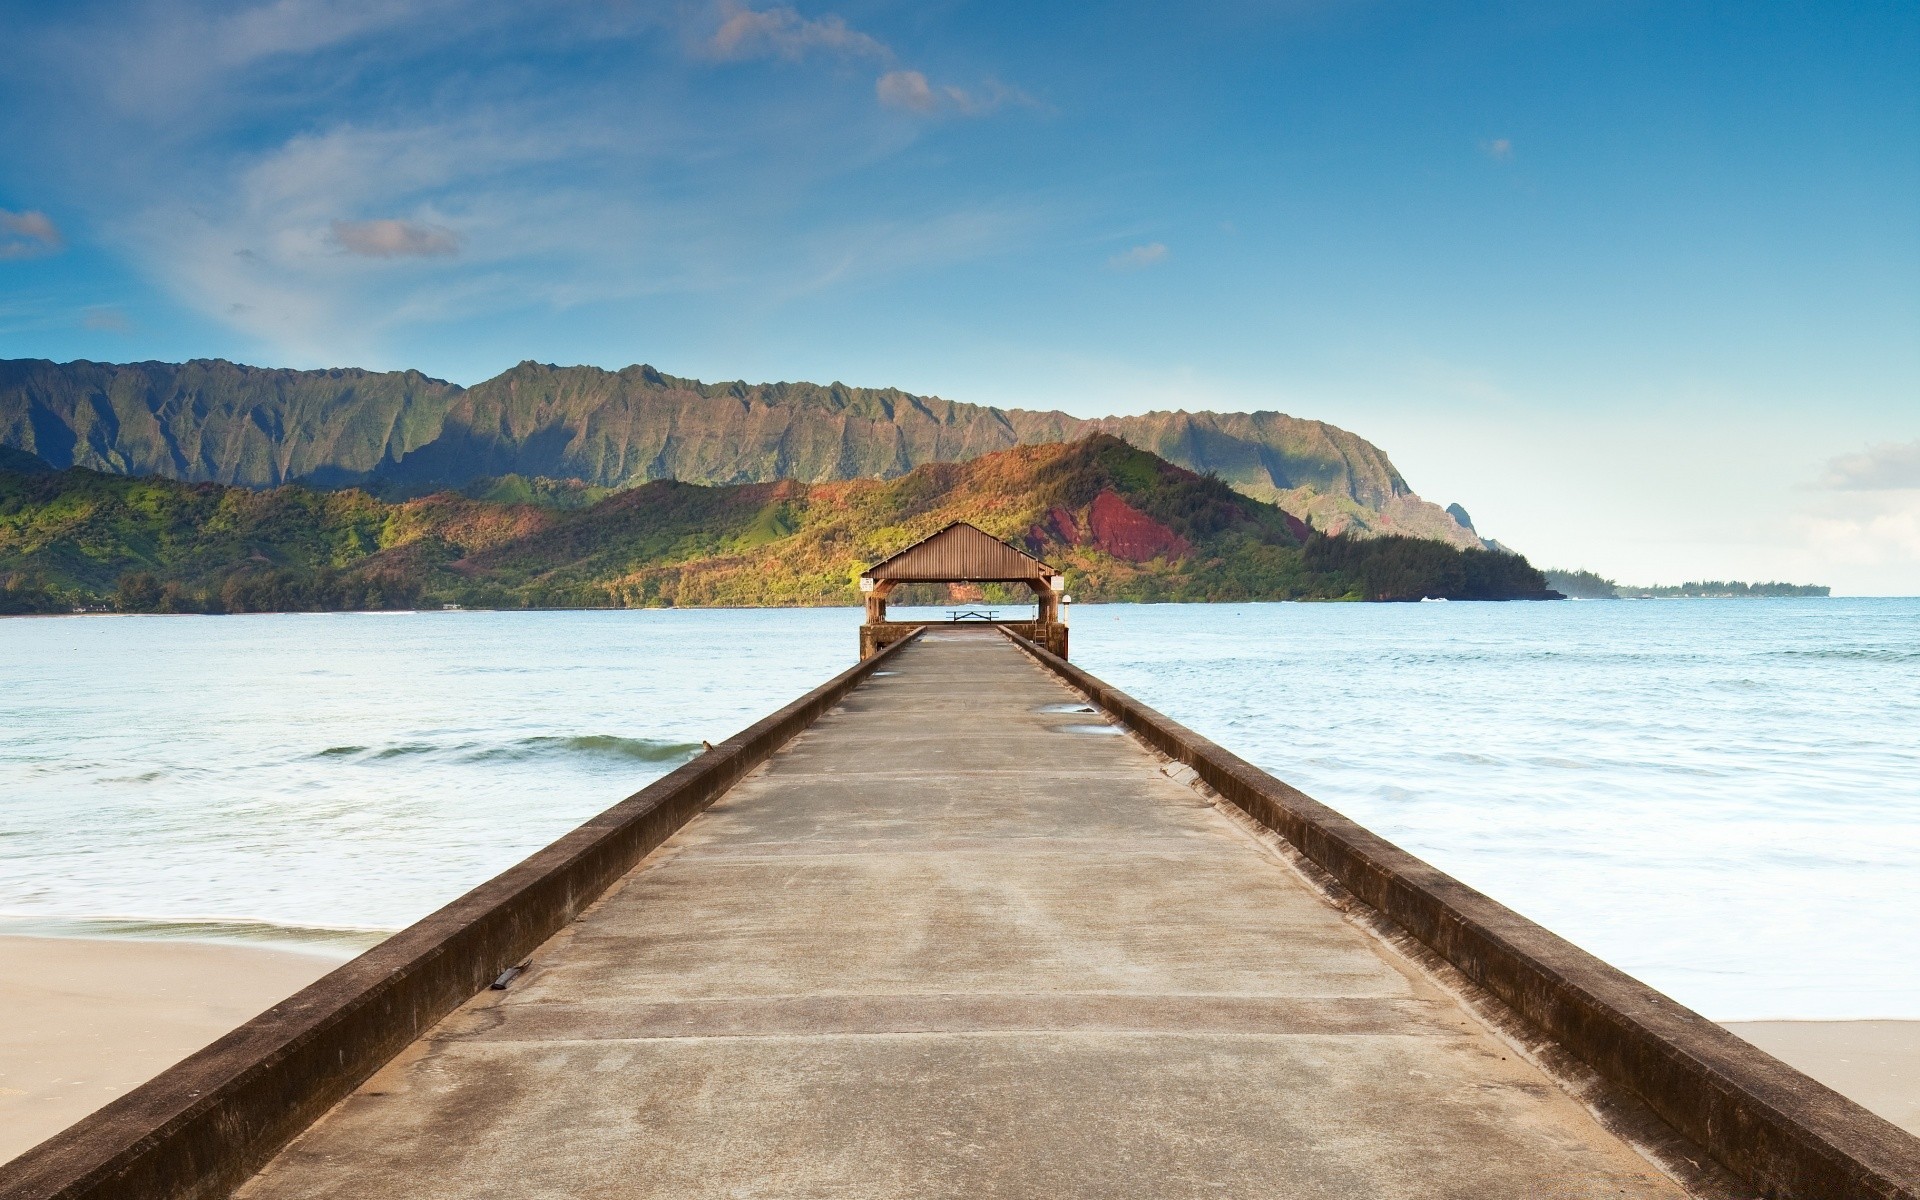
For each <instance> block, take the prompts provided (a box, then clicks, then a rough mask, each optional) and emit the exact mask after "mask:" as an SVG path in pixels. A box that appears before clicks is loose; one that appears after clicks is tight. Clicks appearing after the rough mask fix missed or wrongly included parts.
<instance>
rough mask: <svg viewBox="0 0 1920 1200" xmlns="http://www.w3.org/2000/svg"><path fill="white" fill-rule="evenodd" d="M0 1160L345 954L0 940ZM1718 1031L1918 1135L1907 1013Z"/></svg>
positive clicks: (1916, 1047)
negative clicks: (0, 957) (3, 966)
mask: <svg viewBox="0 0 1920 1200" xmlns="http://www.w3.org/2000/svg"><path fill="white" fill-rule="evenodd" d="M0 954H4V955H5V960H6V962H7V964H8V969H7V970H6V971H5V972H4V973H0V1012H4V1013H6V1015H7V1019H6V1021H5V1022H4V1024H3V1025H0V1162H4V1161H5V1160H7V1159H10V1158H12V1157H13V1156H15V1155H17V1154H19V1153H21V1152H22V1151H24V1150H26V1149H28V1148H30V1147H32V1146H34V1145H36V1144H37V1143H39V1142H40V1141H42V1140H43V1139H45V1138H47V1137H49V1136H51V1135H53V1134H55V1133H58V1132H59V1131H60V1130H61V1129H64V1128H65V1127H66V1126H68V1125H70V1124H72V1123H73V1122H75V1121H77V1120H79V1119H80V1118H81V1117H84V1116H86V1115H87V1114H88V1113H90V1112H92V1111H93V1110H94V1109H96V1108H98V1107H100V1106H101V1105H103V1104H105V1103H107V1102H108V1101H110V1100H112V1099H113V1098H114V1097H116V1096H119V1095H120V1094H122V1093H123V1092H126V1091H127V1090H128V1089H130V1088H133V1087H137V1086H138V1085H139V1084H141V1083H142V1082H144V1081H146V1080H147V1079H149V1078H151V1077H152V1076H153V1075H155V1074H156V1073H158V1072H159V1071H161V1070H164V1069H165V1068H166V1067H168V1066H170V1065H171V1064H173V1063H174V1062H177V1061H178V1060H179V1059H181V1058H183V1057H185V1056H186V1055H188V1054H190V1053H192V1052H193V1051H195V1050H197V1049H199V1048H200V1047H201V1046H204V1045H206V1044H207V1043H208V1042H211V1041H213V1040H214V1039H215V1038H217V1037H219V1036H220V1035H221V1034H223V1033H225V1032H227V1031H228V1030H229V1029H232V1028H233V1027H234V1026H236V1025H238V1024H240V1023H241V1022H243V1021H245V1020H247V1019H248V1018H250V1017H253V1016H254V1015H256V1014H257V1013H259V1012H260V1011H261V1010H262V1009H265V1008H267V1007H268V1006H269V1005H272V1004H273V1003H275V1002H276V1001H279V1000H282V999H284V998H285V997H287V996H289V995H291V994H292V993H293V992H295V991H297V990H299V989H300V988H301V987H304V986H305V985H307V984H309V983H311V982H313V981H314V980H315V979H318V978H319V977H320V976H322V975H324V974H326V973H327V972H328V971H330V970H332V969H333V968H334V967H335V966H337V965H338V964H339V963H341V962H343V961H345V956H344V955H343V954H340V955H332V956H329V955H323V954H310V953H296V952H291V951H284V950H273V949H265V948H261V947H255V946H237V945H214V944H206V943H198V942H178V941H116V940H107V939H94V938H85V939H81V938H39V937H0ZM1727 1028H1729V1029H1731V1030H1733V1031H1734V1032H1735V1033H1738V1034H1739V1035H1740V1036H1742V1037H1744V1038H1746V1039H1747V1040H1748V1041H1751V1042H1753V1043H1754V1044H1755V1045H1757V1046H1759V1047H1760V1048H1761V1049H1763V1050H1766V1051H1767V1052H1768V1053H1770V1054H1773V1055H1775V1056H1777V1057H1779V1058H1781V1059H1783V1060H1785V1061H1786V1062H1788V1063H1791V1064H1792V1065H1793V1066H1795V1067H1797V1068H1799V1069H1800V1070H1802V1071H1805V1072H1806V1073H1807V1074H1809V1075H1811V1076H1813V1077H1814V1078H1815V1079H1818V1080H1820V1081H1821V1082H1822V1083H1825V1084H1827V1085H1828V1086H1829V1087H1832V1088H1834V1089H1835V1090H1836V1091H1839V1092H1841V1093H1843V1094H1845V1095H1847V1096H1850V1097H1852V1098H1853V1099H1854V1100H1856V1101H1858V1102H1859V1103H1860V1104H1862V1105H1865V1106H1866V1107H1867V1108H1869V1109H1871V1110H1873V1111H1874V1112H1877V1113H1879V1114H1880V1115H1881V1116H1883V1117H1886V1118H1887V1119H1888V1120H1890V1121H1892V1122H1893V1123H1894V1124H1896V1125H1899V1126H1901V1127H1902V1128H1904V1129H1906V1130H1908V1131H1910V1132H1912V1133H1915V1134H1920V1021H1743V1022H1730V1023H1728V1025H1727Z"/></svg>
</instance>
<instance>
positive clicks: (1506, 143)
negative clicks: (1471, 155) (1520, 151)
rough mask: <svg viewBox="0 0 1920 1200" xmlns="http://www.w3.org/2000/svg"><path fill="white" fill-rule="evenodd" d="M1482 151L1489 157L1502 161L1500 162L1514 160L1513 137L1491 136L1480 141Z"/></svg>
mask: <svg viewBox="0 0 1920 1200" xmlns="http://www.w3.org/2000/svg"><path fill="white" fill-rule="evenodd" d="M1480 153H1482V154H1484V155H1486V156H1487V157H1488V158H1490V159H1492V160H1493V161H1495V162H1500V163H1503V162H1512V161H1513V139H1512V138H1490V139H1488V140H1487V141H1484V142H1481V143H1480Z"/></svg>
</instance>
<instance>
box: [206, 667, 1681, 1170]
mask: <svg viewBox="0 0 1920 1200" xmlns="http://www.w3.org/2000/svg"><path fill="white" fill-rule="evenodd" d="M1166 766H1167V764H1165V763H1164V761H1163V760H1161V759H1159V758H1157V757H1156V756H1155V755H1153V754H1152V753H1150V752H1149V751H1147V750H1146V749H1145V748H1143V747H1142V746H1141V745H1140V744H1138V743H1136V742H1135V741H1133V740H1132V739H1131V738H1129V737H1127V736H1125V735H1123V734H1122V733H1120V732H1119V731H1118V730H1117V728H1116V727H1115V726H1113V725H1112V724H1110V723H1109V720H1108V718H1106V717H1105V716H1103V715H1101V714H1099V713H1096V712H1094V711H1092V710H1091V709H1090V708H1089V707H1087V706H1086V704H1085V701H1084V699H1083V698H1082V697H1081V696H1080V695H1079V694H1077V693H1075V692H1073V691H1071V690H1069V689H1068V688H1067V687H1065V686H1064V685H1063V684H1062V683H1061V682H1059V681H1058V680H1057V679H1056V678H1055V677H1054V676H1053V675H1050V674H1048V673H1047V672H1046V671H1044V670H1042V669H1041V668H1040V666H1038V665H1037V664H1036V663H1035V662H1033V661H1032V660H1031V659H1030V658H1028V657H1027V656H1026V655H1025V654H1023V653H1022V652H1021V651H1020V650H1019V649H1017V648H1016V647H1015V646H1014V645H1013V644H1012V643H1010V642H1009V641H1007V640H1006V639H1005V638H1004V637H1002V636H1001V635H1000V634H998V633H997V632H994V631H992V630H986V629H974V630H969V629H954V630H936V631H930V632H928V633H926V634H924V635H922V637H921V639H920V640H919V641H917V642H915V643H913V644H911V645H908V646H906V647H904V648H903V649H902V650H900V651H899V652H897V653H896V654H895V655H894V656H893V657H891V658H890V659H889V660H887V661H886V662H884V663H883V664H882V665H881V667H880V668H879V669H878V670H877V671H876V672H875V673H874V674H873V675H871V676H870V677H868V678H867V679H866V680H865V681H864V682H862V683H860V684H859V685H858V686H857V687H856V688H854V690H853V691H852V692H851V693H849V694H848V695H847V696H846V698H845V699H844V700H842V701H841V702H840V703H839V704H838V706H837V707H835V708H834V709H833V710H832V711H830V712H828V713H827V714H826V715H825V716H823V717H822V718H821V719H820V720H819V721H818V722H816V723H815V724H813V725H812V726H811V727H810V728H808V729H807V730H806V731H805V732H802V733H801V734H800V735H799V736H798V737H796V738H794V739H793V740H792V741H791V742H789V743H787V744H786V745H785V747H784V748H783V749H781V750H780V751H779V752H778V753H776V754H774V755H773V756H772V757H771V758H770V759H769V760H768V761H766V762H765V763H764V764H762V765H761V766H760V767H759V768H758V769H756V770H755V771H754V772H753V773H751V774H749V775H748V776H746V777H745V778H744V779H742V780H741V781H740V782H738V783H737V784H735V785H734V786H733V787H732V788H731V789H730V790H729V791H728V792H726V794H725V795H723V796H722V797H721V798H720V799H719V801H718V802H716V803H715V804H714V805H713V806H712V807H711V808H709V809H708V810H707V811H706V812H705V813H703V814H702V815H700V816H697V817H695V818H694V819H693V820H691V821H690V822H688V823H687V824H686V825H685V826H684V827H683V828H681V829H680V830H679V832H678V833H676V834H675V835H674V836H673V837H671V838H670V839H668V840H667V841H666V842H665V843H664V844H663V845H661V846H660V847H659V848H658V849H657V850H655V851H654V852H653V853H652V854H650V855H649V856H648V857H647V858H646V859H644V860H643V861H642V862H641V863H640V864H639V865H638V866H637V867H635V868H634V869H633V870H632V871H631V872H630V873H628V874H627V876H626V877H625V878H624V879H623V880H622V881H621V882H620V883H619V884H617V885H616V887H615V888H614V889H613V890H612V891H611V892H609V893H608V894H607V895H606V896H605V897H603V898H602V899H601V900H600V901H599V902H598V903H597V904H596V905H594V906H593V907H592V908H590V909H588V910H587V911H586V912H585V913H584V914H582V915H581V916H580V917H579V918H578V919H576V920H574V921H573V922H572V923H571V924H569V925H568V926H567V927H566V928H565V929H564V930H563V931H562V932H561V933H560V934H559V935H558V936H556V937H554V938H552V939H551V940H550V941H548V942H547V943H546V944H545V945H543V946H541V947H540V948H539V949H538V950H537V951H535V952H534V954H533V955H532V957H531V962H530V966H529V968H528V970H527V971H526V972H525V973H524V974H522V975H520V976H519V977H518V978H516V979H515V980H513V981H512V982H511V984H510V985H509V986H508V987H507V988H506V989H505V990H501V991H486V992H482V993H481V994H480V996H479V997H477V998H476V999H474V1000H473V1001H471V1002H469V1003H467V1004H466V1005H464V1006H463V1007H461V1008H459V1009H458V1010H456V1011H455V1012H454V1013H453V1014H452V1015H451V1016H449V1017H448V1018H446V1019H445V1020H444V1021H442V1022H441V1023H440V1024H439V1025H438V1026H436V1027H435V1028H434V1029H432V1031H431V1032H430V1033H429V1034H428V1036H426V1037H424V1038H422V1039H421V1040H419V1041H418V1042H416V1043H414V1044H413V1046H412V1047H410V1048H409V1049H407V1050H406V1051H404V1052H403V1053H402V1054H401V1055H400V1056H399V1057H398V1058H397V1059H395V1060H394V1061H393V1062H391V1063H390V1064H389V1065H388V1066H386V1067H385V1068H384V1069H382V1070H381V1071H380V1072H379V1073H378V1074H376V1075H375V1076H373V1078H372V1079H370V1080H368V1081H367V1082H366V1083H365V1084H363V1085H362V1086H361V1087H360V1088H359V1089H358V1090H357V1091H355V1092H354V1093H353V1094H352V1095H351V1096H349V1097H348V1098H347V1099H346V1100H344V1101H343V1102H341V1103H340V1104H339V1105H337V1106H336V1107H335V1108H334V1109H333V1110H332V1111H331V1112H329V1113H328V1114H327V1115H326V1116H324V1117H323V1118H322V1119H320V1120H319V1121H318V1122H317V1123H316V1124H314V1125H313V1126H312V1127H311V1128H309V1129H308V1130H307V1131H306V1132H305V1133H304V1134H302V1135H301V1136H300V1137H299V1138H297V1139H296V1140H295V1141H294V1142H293V1143H292V1144H291V1145H290V1146H288V1147H287V1148H286V1149H284V1150H283V1151H281V1152H280V1153H279V1154H278V1156H277V1157H275V1158H274V1159H273V1160H272V1161H271V1162H269V1163H268V1164H267V1165H266V1167H265V1169H264V1170H262V1171H260V1172H259V1173H258V1174H257V1175H256V1176H255V1177H254V1178H253V1179H252V1180H251V1181H250V1182H248V1183H246V1184H245V1185H244V1186H243V1187H242V1188H241V1190H240V1192H239V1194H240V1195H242V1196H245V1197H249V1198H251V1200H269V1198H271V1200H290V1198H294V1197H334V1196H409V1197H474V1196H495V1195H498V1196H515V1197H569V1198H572V1197H595V1196H621V1197H650V1196H659V1197H739V1196H756V1197H802V1196H805V1197H816V1196H834V1197H883V1196H884V1197H923V1196H951V1197H977V1196H994V1195H998V1196H1086V1197H1136V1196H1137V1197H1143V1198H1145V1197H1154V1198H1164V1197H1187V1196H1193V1197H1199V1196H1207V1197H1213V1196H1274V1197H1282V1196H1284V1197H1299V1198H1306V1197H1316V1198H1317V1197H1325V1198H1329V1200H1332V1198H1337V1197H1353V1198H1356V1200H1358V1198H1368V1200H1372V1198H1377V1197H1408V1198H1414V1197H1420V1198H1428V1197H1462V1198H1474V1200H1495V1198H1500V1197H1513V1198H1516V1200H1518V1198H1521V1197H1525V1198H1528V1200H1535V1198H1539V1197H1672V1196H1682V1195H1686V1194H1688V1193H1687V1192H1686V1191H1685V1190H1683V1189H1682V1188H1681V1187H1680V1186H1679V1185H1677V1184H1676V1183H1675V1182H1673V1181H1672V1180H1670V1179H1669V1178H1668V1177H1667V1176H1666V1175H1664V1174H1662V1172H1661V1171H1660V1170H1658V1169H1656V1168H1655V1166H1654V1165H1653V1164H1652V1163H1650V1162H1649V1161H1648V1160H1647V1159H1646V1158H1644V1157H1642V1155H1641V1154H1639V1153H1638V1152H1636V1151H1635V1149H1634V1148H1632V1147H1631V1146H1629V1145H1628V1144H1626V1143H1625V1142H1624V1141H1622V1140H1621V1139H1620V1138H1619V1137H1617V1136H1616V1135H1615V1134H1614V1133H1612V1132H1610V1131H1609V1129H1608V1128H1606V1127H1603V1126H1602V1125H1601V1124H1600V1123H1599V1122H1598V1121H1597V1120H1596V1119H1595V1118H1594V1117H1593V1116H1591V1115H1590V1114H1589V1112H1588V1111H1587V1109H1586V1108H1585V1107H1584V1106H1583V1105H1582V1103H1581V1102H1579V1101H1577V1100H1576V1099H1575V1098H1574V1097H1573V1096H1571V1095H1570V1094H1568V1092H1567V1091H1565V1090H1563V1088H1562V1087H1561V1086H1559V1085H1558V1084H1556V1083H1555V1081H1554V1080H1553V1079H1551V1078H1549V1077H1548V1076H1547V1075H1546V1074H1545V1073H1543V1071H1541V1070H1540V1069H1539V1068H1537V1067H1535V1066H1534V1065H1532V1064H1531V1063H1530V1062H1529V1061H1527V1060H1526V1059H1525V1058H1523V1056H1522V1055H1520V1054H1519V1053H1517V1052H1516V1051H1515V1050H1514V1049H1513V1048H1512V1046H1510V1045H1509V1044H1508V1043H1507V1042H1506V1041H1505V1040H1503V1039H1502V1038H1501V1037H1499V1036H1497V1035H1496V1034H1495V1033H1494V1032H1493V1031H1492V1030H1490V1029H1489V1028H1488V1027H1487V1026H1486V1025H1484V1024H1482V1022H1481V1020H1480V1019H1478V1018H1477V1017H1476V1016H1475V1015H1474V1014H1473V1013H1472V1012H1471V1011H1469V1009H1468V1008H1467V1007H1466V1006H1465V1005H1464V1004H1463V1002H1462V1001H1461V1000H1459V999H1458V998H1456V996H1455V995H1454V994H1453V993H1452V992H1450V991H1448V990H1447V989H1445V988H1443V987H1442V986H1440V985H1439V984H1438V983H1436V982H1435V980H1434V979H1433V978H1431V977H1429V975H1428V974H1427V973H1426V972H1425V971H1424V970H1423V969H1422V968H1421V967H1420V966H1419V965H1418V964H1416V963H1415V962H1413V961H1411V960H1409V959H1407V958H1404V957H1402V956H1401V954H1400V953H1399V952H1397V951H1396V950H1395V949H1394V948H1393V947H1392V946H1390V945H1389V944H1388V943H1387V942H1385V941H1383V940H1382V939H1381V938H1380V937H1379V936H1377V935H1376V934H1375V933H1374V932H1372V931H1371V929H1370V928H1369V927H1368V926H1367V925H1366V924H1365V923H1364V922H1361V921H1359V920H1355V919H1349V918H1348V917H1347V916H1346V915H1344V914H1343V913H1342V912H1341V911H1339V910H1338V909H1336V908H1335V907H1334V906H1333V905H1332V904H1330V903H1329V902H1328V901H1327V900H1326V899H1324V898H1323V897H1322V895H1321V894H1320V893H1319V892H1318V891H1316V890H1315V889H1314V888H1313V887H1310V886H1309V885H1308V883H1307V881H1306V880H1305V879H1304V878H1303V877H1302V876H1301V875H1299V874H1298V873H1296V871H1295V870H1294V868H1293V867H1292V866H1290V865H1289V862H1288V860H1287V859H1286V858H1284V857H1283V856H1282V855H1281V854H1280V853H1279V852H1278V851H1276V850H1275V849H1274V848H1272V847H1271V846H1270V845H1269V844H1267V842H1266V841H1265V840H1263V839H1262V838H1260V837H1258V836H1256V835H1255V834H1254V833H1253V832H1252V831H1251V829H1250V826H1249V823H1247V822H1245V821H1243V820H1239V819H1236V818H1234V817H1233V816H1231V815H1229V813H1228V812H1226V811H1224V810H1223V807H1220V806H1216V802H1213V801H1210V800H1209V799H1208V798H1207V797H1206V796H1204V795H1202V794H1201V792H1199V791H1196V790H1195V789H1194V788H1192V787H1190V786H1187V785H1186V784H1184V783H1182V782H1180V781H1179V776H1181V775H1182V772H1179V771H1172V772H1171V773H1169V771H1168V770H1166V769H1163V768H1164V767H1166Z"/></svg>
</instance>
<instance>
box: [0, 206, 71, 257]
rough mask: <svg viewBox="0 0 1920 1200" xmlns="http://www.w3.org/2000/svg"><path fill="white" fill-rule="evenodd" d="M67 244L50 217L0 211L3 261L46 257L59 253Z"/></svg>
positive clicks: (0, 254) (0, 253)
mask: <svg viewBox="0 0 1920 1200" xmlns="http://www.w3.org/2000/svg"><path fill="white" fill-rule="evenodd" d="M66 244H67V242H66V239H65V238H63V237H61V236H60V229H59V226H57V225H55V224H54V223H53V219H52V218H51V217H49V216H47V214H45V213H43V212H10V211H8V210H7V209H4V208H0V259H13V258H44V257H46V256H47V255H49V254H58V253H60V251H61V250H63V249H65V248H66Z"/></svg>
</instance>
